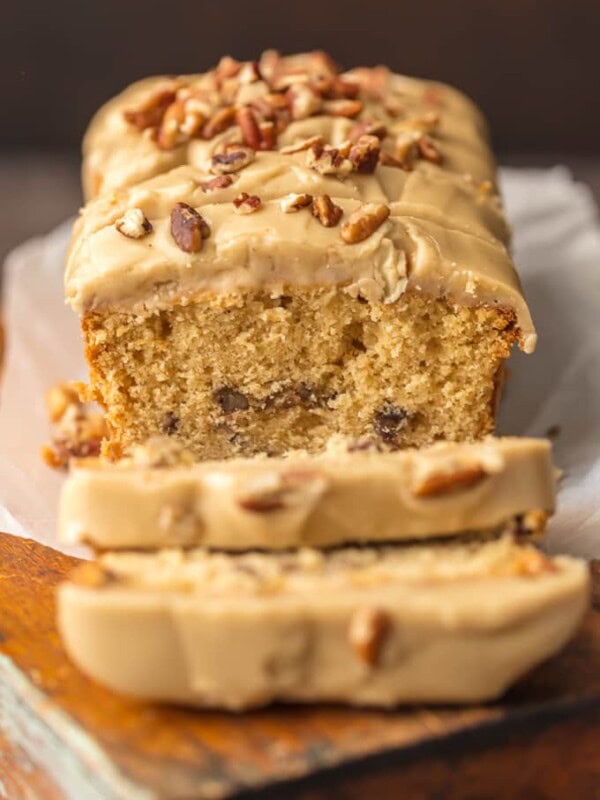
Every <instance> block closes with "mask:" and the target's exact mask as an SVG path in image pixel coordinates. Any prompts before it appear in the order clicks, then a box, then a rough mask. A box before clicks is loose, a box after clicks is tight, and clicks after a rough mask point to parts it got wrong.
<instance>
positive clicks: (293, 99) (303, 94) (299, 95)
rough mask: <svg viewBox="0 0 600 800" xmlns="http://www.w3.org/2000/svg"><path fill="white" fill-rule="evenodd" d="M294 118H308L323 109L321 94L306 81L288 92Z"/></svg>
mask: <svg viewBox="0 0 600 800" xmlns="http://www.w3.org/2000/svg"><path fill="white" fill-rule="evenodd" d="M286 97H287V100H288V103H289V108H290V112H291V115H292V119H306V117H311V116H312V115H313V114H317V113H318V112H319V111H320V110H321V105H322V100H321V95H320V94H319V93H318V92H316V91H315V90H314V89H313V88H312V87H311V86H309V85H308V84H306V83H298V84H295V85H293V86H290V88H289V89H288V90H287V94H286Z"/></svg>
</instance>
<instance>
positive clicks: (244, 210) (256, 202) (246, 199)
mask: <svg viewBox="0 0 600 800" xmlns="http://www.w3.org/2000/svg"><path fill="white" fill-rule="evenodd" d="M233 205H234V206H235V210H236V211H237V212H238V214H253V213H254V212H255V211H258V210H259V208H260V207H261V206H262V201H261V199H260V197H259V196H258V195H256V194H248V192H242V193H241V194H239V195H238V196H237V197H236V198H234V200H233Z"/></svg>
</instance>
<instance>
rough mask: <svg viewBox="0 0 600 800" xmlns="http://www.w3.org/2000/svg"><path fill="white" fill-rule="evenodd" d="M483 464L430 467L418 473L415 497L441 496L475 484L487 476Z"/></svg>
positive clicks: (414, 484)
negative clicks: (445, 467) (446, 467)
mask: <svg viewBox="0 0 600 800" xmlns="http://www.w3.org/2000/svg"><path fill="white" fill-rule="evenodd" d="M487 475H488V473H487V471H486V470H485V468H484V467H483V465H482V464H479V463H472V464H464V465H457V466H455V467H453V468H451V469H444V468H439V469H435V468H432V469H429V470H426V471H424V472H423V473H422V474H420V475H418V476H417V478H416V479H415V481H414V483H413V486H412V493H413V494H414V495H415V497H440V496H442V495H446V494H451V493H452V492H460V491H463V490H464V489H469V488H470V487H471V486H475V485H476V484H478V483H481V481H482V480H483V479H484V478H486V477H487Z"/></svg>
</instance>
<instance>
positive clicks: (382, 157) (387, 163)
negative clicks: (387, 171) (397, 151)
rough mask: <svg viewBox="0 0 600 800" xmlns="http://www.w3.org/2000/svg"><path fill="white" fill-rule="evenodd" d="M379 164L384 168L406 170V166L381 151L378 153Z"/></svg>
mask: <svg viewBox="0 0 600 800" xmlns="http://www.w3.org/2000/svg"><path fill="white" fill-rule="evenodd" d="M379 163H380V164H381V165H382V166H384V167H396V168H397V169H404V170H405V169H407V167H406V164H405V163H404V162H403V161H400V159H399V158H394V156H391V155H390V154H389V153H386V152H384V151H383V150H382V151H381V152H380V153H379Z"/></svg>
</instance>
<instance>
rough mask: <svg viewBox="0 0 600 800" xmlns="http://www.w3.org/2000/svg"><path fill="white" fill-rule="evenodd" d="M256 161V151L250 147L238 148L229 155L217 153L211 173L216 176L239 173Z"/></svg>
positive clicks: (212, 162) (229, 152) (213, 158)
mask: <svg viewBox="0 0 600 800" xmlns="http://www.w3.org/2000/svg"><path fill="white" fill-rule="evenodd" d="M253 161H254V150H252V149H251V148H250V147H236V149H235V150H229V151H228V152H227V153H217V154H216V155H214V156H213V157H212V160H211V166H210V171H211V172H214V173H215V174H216V175H228V174H230V173H231V172H239V171H240V170H241V169H243V168H244V167H247V166H248V164H251V163H252V162H253Z"/></svg>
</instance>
